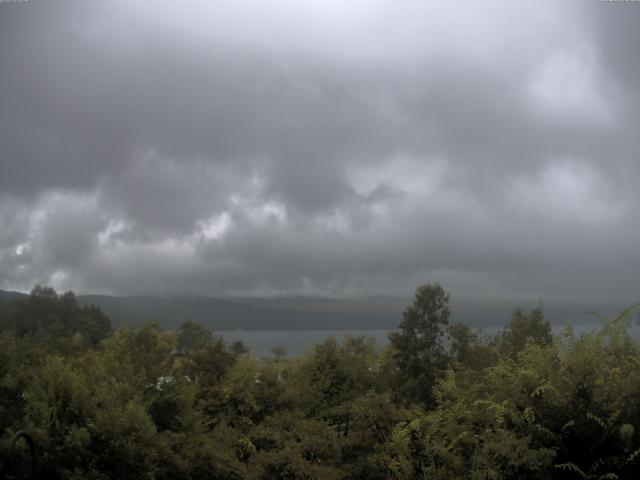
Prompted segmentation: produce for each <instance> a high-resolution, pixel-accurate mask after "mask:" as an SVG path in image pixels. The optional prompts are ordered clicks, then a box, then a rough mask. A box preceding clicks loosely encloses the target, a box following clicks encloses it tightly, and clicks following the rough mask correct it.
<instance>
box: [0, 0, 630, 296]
mask: <svg viewBox="0 0 640 480" xmlns="http://www.w3.org/2000/svg"><path fill="white" fill-rule="evenodd" d="M0 8H1V9H2V12H0V13H2V15H0V41H1V43H0V65H2V73H1V74H0V75H1V78H2V88H1V89H0V102H1V105H2V109H1V110H0V125H1V126H2V128H1V129H0V143H1V144H2V145H3V152H2V158H1V160H0V172H1V174H0V207H1V208H0V222H1V225H2V229H1V231H0V265H1V267H2V268H1V269H0V270H1V273H0V288H1V287H5V288H7V287H9V288H29V286H30V285H31V284H33V283H35V282H41V283H53V284H54V285H55V286H57V287H58V288H74V289H78V290H84V291H109V292H116V293H143V292H151V293H153V292H179V293H199V294H224V293H238V292H241V293H256V292H257V293H326V294H332V295H359V294H367V293H402V294H405V293H407V292H409V291H410V290H411V289H412V288H413V286H415V284H416V283H418V282H421V281H424V280H429V279H440V280H442V281H443V282H445V283H447V282H448V284H449V286H450V288H451V289H452V290H454V291H455V292H457V293H459V294H461V295H465V294H470V295H493V296H500V295H522V296H531V297H533V298H537V297H539V296H541V295H545V296H547V297H552V296H558V297H562V296H567V297H574V298H577V297H585V298H587V297H588V298H592V297H594V296H600V297H601V298H608V297H612V296H616V297H618V298H624V299H625V300H634V297H635V296H637V289H636V288H635V287H634V284H635V283H637V271H638V266H640V265H639V263H640V258H639V254H638V249H637V247H636V245H637V243H638V241H639V240H640V238H639V237H640V235H639V234H640V231H639V230H638V228H637V225H638V224H639V223H638V220H640V218H638V217H639V216H638V213H637V209H636V208H635V206H636V205H637V203H638V193H637V190H638V189H637V184H638V180H640V166H639V163H638V158H639V156H638V155H639V154H640V142H639V141H638V139H637V133H636V130H637V128H636V127H637V125H638V120H639V118H638V117H639V114H638V111H639V110H638V107H639V106H640V105H639V103H640V101H639V96H638V92H637V87H636V86H637V85H638V82H637V80H638V75H639V72H640V67H639V64H638V59H637V55H634V52H633V48H632V46H633V45H637V44H638V40H640V39H639V38H638V36H639V35H638V33H637V29H636V28H635V26H636V25H637V20H640V7H637V6H636V5H616V4H614V3H611V2H609V3H603V2H597V4H596V2H594V3H593V4H588V3H584V2H562V3H561V2H541V3H536V4H535V5H527V6H524V5H520V6H519V7H518V8H517V9H516V8H515V7H514V6H513V5H511V4H508V3H506V2H491V3H488V4H487V3H486V2H470V3H468V4H467V5H465V7H464V8H463V7H461V6H460V5H445V4H435V3H433V4H425V3H423V2H411V1H408V2H403V3H401V4H399V5H396V4H394V6H393V8H392V6H391V5H386V4H384V3H382V2H373V3H370V2H352V3H349V4H348V5H345V4H343V3H342V2H323V3H322V5H311V4H305V5H298V4H294V3H291V2H286V1H277V2H274V3H270V4H269V5H268V6H267V4H264V5H263V4H262V3H259V2H258V3H254V2H247V1H238V2H230V3H216V4H215V5H211V4H209V3H208V2H200V1H197V0H192V1H190V2H187V3H185V4H179V5H178V4H177V3H171V2H156V3H154V4H153V8H152V7H151V6H149V4H147V3H145V2H137V1H133V2H115V3H114V2H110V3H107V2H104V3H98V2H94V3H89V2H74V1H67V2H39V1H36V0H32V1H31V2H28V3H20V4H10V3H7V4H1V5H0ZM603 284H608V285H610V286H608V287H603Z"/></svg>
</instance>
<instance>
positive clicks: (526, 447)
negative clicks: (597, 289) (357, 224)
mask: <svg viewBox="0 0 640 480" xmlns="http://www.w3.org/2000/svg"><path fill="white" fill-rule="evenodd" d="M449 316H450V312H449V296H448V294H447V293H446V292H445V290H444V289H443V288H442V286H441V285H439V284H437V283H432V284H427V285H423V286H421V287H419V288H418V289H417V290H416V294H415V297H414V301H413V303H411V304H410V305H408V306H407V308H406V309H405V311H404V313H403V318H402V321H401V322H400V325H399V328H398V330H397V331H396V332H394V333H392V334H391V335H390V344H389V345H388V347H386V348H384V349H381V348H378V347H377V346H376V345H375V342H374V341H373V340H372V339H369V338H366V337H348V336H347V337H345V338H344V339H343V340H341V341H338V340H337V339H335V338H330V339H328V340H326V341H325V342H324V343H322V344H320V345H317V346H315V347H314V348H313V349H312V350H311V351H310V352H309V353H308V354H307V355H304V356H302V357H299V358H288V357H287V353H286V349H284V348H282V347H278V346H274V354H275V356H274V357H273V358H263V359H260V358H254V357H252V356H251V355H250V352H248V349H247V348H246V347H245V346H244V345H242V344H241V343H235V344H228V343H226V342H225V341H224V340H223V339H222V338H221V337H219V336H217V335H215V334H214V333H213V332H211V331H210V330H208V329H207V328H205V327H203V326H201V325H199V324H197V323H194V322H188V321H186V322H184V323H183V324H182V325H181V326H180V328H178V329H176V330H172V331H165V330H163V329H162V328H161V327H160V326H159V325H158V324H155V323H147V324H145V325H143V326H141V327H136V328H133V327H121V328H118V329H117V330H113V329H112V327H111V324H110V321H109V319H108V318H107V317H106V316H105V315H104V314H103V313H102V311H101V310H100V309H99V308H96V307H90V306H79V305H78V303H77V302H76V299H75V296H74V294H73V293H71V292H67V293H64V294H61V295H58V294H57V293H56V292H55V291H53V290H52V289H50V288H46V287H36V288H35V289H34V290H33V292H32V293H31V295H30V296H29V297H28V298H19V299H15V300H12V301H8V302H5V303H3V304H0V434H1V437H0V477H2V478H22V477H21V475H24V474H28V473H29V472H28V471H27V470H28V469H29V466H28V462H27V459H26V456H25V455H26V452H25V451H24V450H20V451H18V452H17V454H15V455H14V456H13V457H12V459H13V462H12V464H10V460H11V459H10V458H9V447H10V445H9V444H10V439H11V438H12V436H13V434H14V433H15V432H16V431H18V430H25V431H26V432H28V433H29V434H30V435H31V436H32V437H33V439H34V440H35V443H36V445H37V458H38V470H39V472H38V473H39V475H40V477H39V478H47V479H49V478H50V479H54V480H55V479H65V480H70V479H74V480H75V479H84V478H87V479H98V480H100V479H122V478H127V479H147V480H148V479H158V480H160V479H265V480H266V479H283V480H284V479H286V480H295V479H309V480H310V479H354V480H355V479H381V480H383V479H384V480H391V479H426V478H428V479H453V478H469V479H478V480H480V479H513V478H518V479H547V478H559V479H567V480H569V479H580V478H585V479H586V478H589V479H631V478H636V477H637V475H638V474H639V473H640V436H639V435H638V432H639V431H640V430H639V429H640V402H638V399H640V348H639V345H638V343H637V342H636V341H635V340H634V339H633V338H632V337H631V335H630V333H629V330H630V325H631V317H632V315H631V310H628V311H626V312H623V313H622V314H621V315H619V316H617V317H615V318H612V319H610V320H608V321H606V322H604V323H603V325H602V327H601V328H600V329H598V330H597V331H594V332H592V333H589V334H582V335H576V334H575V333H574V332H573V331H572V329H571V327H570V326H567V327H566V329H565V331H564V332H563V334H562V335H559V336H556V337H554V336H552V334H551V325H550V323H549V322H548V321H547V320H545V317H544V312H543V309H542V307H537V308H534V309H533V310H530V311H525V310H522V309H516V310H515V311H514V312H513V316H512V318H511V321H510V322H509V324H508V325H507V326H506V327H505V328H504V329H503V330H502V331H501V332H499V333H498V334H497V335H494V336H489V335H486V334H484V333H483V332H482V331H478V330H473V329H471V328H470V327H469V326H467V325H464V324H460V323H453V324H452V323H450V322H449Z"/></svg>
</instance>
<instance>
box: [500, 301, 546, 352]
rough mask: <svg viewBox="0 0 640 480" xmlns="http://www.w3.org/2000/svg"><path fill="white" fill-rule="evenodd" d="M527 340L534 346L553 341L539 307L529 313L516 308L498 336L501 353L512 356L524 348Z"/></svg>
mask: <svg viewBox="0 0 640 480" xmlns="http://www.w3.org/2000/svg"><path fill="white" fill-rule="evenodd" d="M528 339H531V341H533V343H535V344H536V345H548V344H550V343H551V342H552V341H553V335H552V334H551V323H550V322H549V320H546V319H545V318H544V313H543V312H542V306H540V305H538V306H536V307H535V308H534V309H533V310H531V312H529V313H527V312H526V310H524V309H523V308H517V309H516V310H515V311H514V312H513V315H512V316H511V321H510V322H509V325H507V326H506V327H505V329H504V331H503V332H502V334H501V336H500V342H501V347H502V349H503V351H504V352H505V353H509V354H511V355H512V356H515V355H517V353H518V352H519V351H521V350H522V349H523V348H524V346H525V344H526V343H527V340H528Z"/></svg>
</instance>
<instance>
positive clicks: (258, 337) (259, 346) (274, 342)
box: [216, 323, 640, 357]
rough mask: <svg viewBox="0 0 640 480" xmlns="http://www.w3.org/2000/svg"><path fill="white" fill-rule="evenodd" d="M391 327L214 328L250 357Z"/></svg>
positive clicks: (584, 327)
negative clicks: (240, 345) (240, 344)
mask: <svg viewBox="0 0 640 480" xmlns="http://www.w3.org/2000/svg"><path fill="white" fill-rule="evenodd" d="M600 326H602V324H599V323H590V324H581V325H574V327H573V328H574V331H575V332H576V333H588V332H592V331H594V330H595V329H597V328H599V327H600ZM502 328H504V327H496V326H492V327H486V328H484V329H483V331H484V332H485V333H486V334H489V335H494V334H496V333H497V332H498V331H499V330H501V329H502ZM563 329H564V326H563V325H554V326H553V327H552V330H553V333H554V335H559V334H561V333H562V331H563ZM391 331H393V330H247V331H245V330H231V331H221V332H216V333H218V334H219V335H221V336H222V337H223V338H224V339H225V340H227V341H236V340H242V342H244V343H245V345H247V346H248V347H250V348H251V352H250V354H251V356H252V357H272V356H273V354H272V353H271V348H273V347H274V346H282V347H285V348H286V349H287V355H288V356H290V357H296V356H299V355H302V354H303V353H305V352H306V351H307V350H309V349H311V348H313V347H314V345H318V344H320V343H322V342H324V341H325V340H326V339H327V338H329V337H336V338H337V339H338V340H341V339H343V338H344V337H345V335H351V336H362V335H365V336H367V337H372V338H374V339H375V340H376V344H377V345H378V346H379V347H384V346H386V345H387V344H388V343H389V339H388V337H387V335H388V334H389V332H391ZM631 333H632V335H633V337H634V338H636V339H637V340H640V327H638V325H636V324H635V323H634V324H633V327H632V329H631Z"/></svg>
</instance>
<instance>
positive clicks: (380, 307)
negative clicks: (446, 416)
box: [0, 290, 626, 331]
mask: <svg viewBox="0 0 640 480" xmlns="http://www.w3.org/2000/svg"><path fill="white" fill-rule="evenodd" d="M23 296H26V294H24V293H20V292H7V291H3V290H0V301H3V302H6V301H9V300H12V299H15V298H20V297H23ZM77 298H78V302H79V303H80V304H82V305H88V304H94V305H97V306H99V307H100V308H101V309H102V310H103V311H104V312H105V314H107V315H108V316H109V317H110V318H111V321H112V324H113V325H114V326H119V325H123V324H130V325H139V324H141V323H143V322H145V321H149V320H155V321H158V322H159V323H160V324H161V325H162V326H163V327H164V328H168V329H172V328H176V327H177V326H178V325H180V323H182V321H183V320H192V321H195V322H198V323H201V324H203V325H206V326H207V327H209V328H212V329H214V330H218V331H223V330H377V329H392V328H395V327H397V325H398V323H399V322H400V320H401V318H402V311H403V309H404V307H405V306H406V305H407V304H409V303H410V302H411V299H409V298H398V297H368V298H360V299H332V298H321V297H275V298H253V297H237V298H231V299H221V298H213V297H195V296H193V297H189V296H169V297H159V296H132V297H114V296H106V295H79V296H78V297H77ZM535 304H536V302H518V301H510V300H471V299H457V300H456V299H455V298H453V299H452V301H451V321H452V322H456V321H458V322H464V323H467V324H469V325H471V326H473V327H495V326H502V325H505V324H506V323H507V322H508V320H509V318H510V317H511V313H512V312H513V309H514V308H515V307H517V306H519V305H522V306H525V307H527V308H532V307H533V306H535ZM625 307H626V305H615V304H589V305H587V304H582V303H560V302H549V303H544V311H545V316H546V317H547V318H548V319H549V320H550V321H551V322H552V323H553V324H556V325H558V324H564V323H566V322H571V323H573V324H581V323H593V322H594V321H596V322H597V319H596V318H595V317H593V316H590V315H587V313H586V312H587V310H589V309H592V310H595V311H597V312H599V313H600V314H601V315H603V316H605V317H607V316H610V315H612V314H615V313H618V312H620V311H622V310H623V309H624V308H625Z"/></svg>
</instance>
